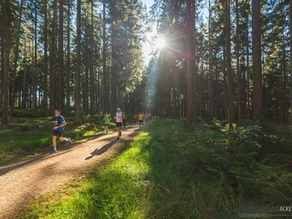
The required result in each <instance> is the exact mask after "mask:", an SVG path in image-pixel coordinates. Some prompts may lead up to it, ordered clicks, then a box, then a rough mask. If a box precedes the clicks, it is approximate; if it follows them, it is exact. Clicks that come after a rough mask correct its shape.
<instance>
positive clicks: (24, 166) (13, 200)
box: [0, 126, 139, 219]
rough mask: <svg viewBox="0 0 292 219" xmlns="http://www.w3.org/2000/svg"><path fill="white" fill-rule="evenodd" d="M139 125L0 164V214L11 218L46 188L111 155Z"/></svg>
mask: <svg viewBox="0 0 292 219" xmlns="http://www.w3.org/2000/svg"><path fill="white" fill-rule="evenodd" d="M137 130H139V127H138V126H129V127H128V128H126V129H122V136H121V138H120V139H119V140H117V139H116V138H117V132H113V133H109V134H107V135H102V136H99V137H96V136H93V137H92V138H91V139H88V140H87V141H86V142H83V143H76V144H74V139H73V144H72V145H71V146H70V147H66V149H62V146H60V147H59V150H58V152H57V153H56V154H52V155H50V154H49V151H50V150H51V147H50V148H48V154H46V155H40V156H38V157H36V158H33V159H29V160H26V161H22V162H20V163H15V164H11V165H8V166H1V167H0V218H1V219H2V218H3V219H4V218H5V219H9V218H13V215H15V213H17V212H18V211H19V209H21V208H22V207H24V206H26V205H28V204H29V203H31V202H32V201H34V200H37V199H38V198H39V197H40V196H41V195H43V194H45V193H47V192H54V191H57V189H58V187H59V186H60V185H62V184H65V183H66V182H69V181H70V180H72V179H74V177H77V176H78V175H80V173H82V171H84V170H86V169H87V168H88V167H90V166H92V165H93V164H95V163H97V162H98V161H101V160H102V159H105V158H109V157H110V156H112V155H113V154H114V153H116V152H117V150H118V149H119V148H121V147H123V145H124V143H125V141H126V140H130V139H131V138H132V137H133V136H135V135H136V134H137V132H136V131H137Z"/></svg>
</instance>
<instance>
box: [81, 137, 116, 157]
mask: <svg viewBox="0 0 292 219" xmlns="http://www.w3.org/2000/svg"><path fill="white" fill-rule="evenodd" d="M117 141H118V140H117V139H115V140H113V141H111V142H110V143H108V144H105V145H104V146H103V147H101V148H100V149H99V148H97V149H95V150H94V151H92V152H91V153H90V154H91V155H90V156H88V157H86V158H85V160H89V159H91V158H93V157H94V156H98V155H101V154H103V153H104V152H106V151H107V150H108V149H109V148H110V147H111V146H113V145H114V143H116V142H117Z"/></svg>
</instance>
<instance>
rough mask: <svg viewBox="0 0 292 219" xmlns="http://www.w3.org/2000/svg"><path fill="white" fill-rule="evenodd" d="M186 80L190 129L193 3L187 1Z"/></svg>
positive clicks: (192, 101) (192, 86) (192, 100)
mask: <svg viewBox="0 0 292 219" xmlns="http://www.w3.org/2000/svg"><path fill="white" fill-rule="evenodd" d="M186 13H187V14H186V79H187V96H186V98H187V123H186V126H187V128H190V127H191V125H192V123H193V121H194V114H193V103H194V99H193V98H194V97H193V94H194V93H193V89H194V84H193V74H192V61H193V56H192V27H191V26H190V25H191V24H192V1H191V0H187V1H186Z"/></svg>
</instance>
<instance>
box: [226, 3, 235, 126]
mask: <svg viewBox="0 0 292 219" xmlns="http://www.w3.org/2000/svg"><path fill="white" fill-rule="evenodd" d="M225 3H226V5H225V47H226V71H227V89H228V123H229V129H233V124H232V123H233V121H234V109H233V89H232V69H231V43H230V41H231V39H230V0H226V2H225Z"/></svg>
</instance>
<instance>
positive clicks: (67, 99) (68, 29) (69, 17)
mask: <svg viewBox="0 0 292 219" xmlns="http://www.w3.org/2000/svg"><path fill="white" fill-rule="evenodd" d="M70 1H71V0H68V2H67V3H68V11H67V16H68V23H67V64H66V80H65V81H66V114H67V115H68V114H69V113H70V75H71V74H70V55H71V52H70V51H71V50H70V49H71V44H70V38H71V37H70V35H71V31H70V24H71V22H70V21H71V4H70Z"/></svg>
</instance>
